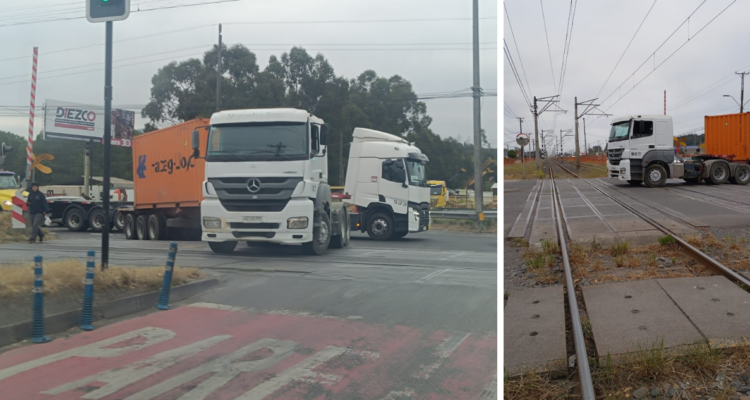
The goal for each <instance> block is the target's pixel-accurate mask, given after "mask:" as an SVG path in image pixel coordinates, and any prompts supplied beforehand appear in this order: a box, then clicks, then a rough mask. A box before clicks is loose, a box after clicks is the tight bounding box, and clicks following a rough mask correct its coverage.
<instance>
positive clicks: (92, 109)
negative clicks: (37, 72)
mask: <svg viewBox="0 0 750 400" xmlns="http://www.w3.org/2000/svg"><path fill="white" fill-rule="evenodd" d="M104 120H105V118H104V107H99V106H91V105H84V104H76V103H69V102H62V101H57V100H47V103H46V110H45V120H44V132H45V136H48V137H52V138H60V139H73V140H85V141H88V140H95V141H97V142H102V138H103V137H104ZM111 120H112V142H111V143H112V145H114V146H125V147H130V146H131V141H132V140H133V130H134V129H133V128H134V125H135V112H134V111H129V110H122V109H118V108H114V109H112V118H111Z"/></svg>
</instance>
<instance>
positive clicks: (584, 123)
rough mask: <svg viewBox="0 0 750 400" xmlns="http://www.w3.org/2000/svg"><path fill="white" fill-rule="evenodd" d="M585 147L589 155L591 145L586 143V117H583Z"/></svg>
mask: <svg viewBox="0 0 750 400" xmlns="http://www.w3.org/2000/svg"><path fill="white" fill-rule="evenodd" d="M583 148H584V150H586V155H589V145H588V144H587V143H586V118H584V119H583Z"/></svg>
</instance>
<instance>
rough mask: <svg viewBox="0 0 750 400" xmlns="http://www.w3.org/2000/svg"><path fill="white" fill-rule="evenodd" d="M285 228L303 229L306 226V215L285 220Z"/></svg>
mask: <svg viewBox="0 0 750 400" xmlns="http://www.w3.org/2000/svg"><path fill="white" fill-rule="evenodd" d="M286 228H287V229H305V228H307V217H294V218H289V219H288V220H286Z"/></svg>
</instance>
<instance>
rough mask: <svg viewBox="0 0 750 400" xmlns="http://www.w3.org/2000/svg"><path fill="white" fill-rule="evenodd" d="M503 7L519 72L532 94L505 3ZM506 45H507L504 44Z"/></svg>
mask: <svg viewBox="0 0 750 400" xmlns="http://www.w3.org/2000/svg"><path fill="white" fill-rule="evenodd" d="M503 7H504V8H505V17H506V18H507V19H508V27H509V28H510V34H511V36H513V44H514V45H515V46H516V54H518V62H519V63H521V71H522V72H523V78H524V80H525V81H526V88H527V89H528V90H527V91H528V92H529V93H533V92H532V91H531V85H529V78H528V77H527V76H526V68H525V67H524V66H523V58H521V50H520V49H519V48H518V42H516V34H515V33H514V32H513V25H511V23H510V14H508V7H506V6H505V3H503ZM506 45H507V44H506Z"/></svg>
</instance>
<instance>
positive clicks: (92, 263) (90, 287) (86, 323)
mask: <svg viewBox="0 0 750 400" xmlns="http://www.w3.org/2000/svg"><path fill="white" fill-rule="evenodd" d="M95 255H96V253H95V252H94V250H89V252H88V260H87V261H86V281H85V282H84V283H85V284H86V286H85V289H84V292H83V312H82V313H81V325H80V328H81V329H83V330H84V331H93V330H94V325H92V323H93V322H94V271H95V270H96V258H95Z"/></svg>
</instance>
